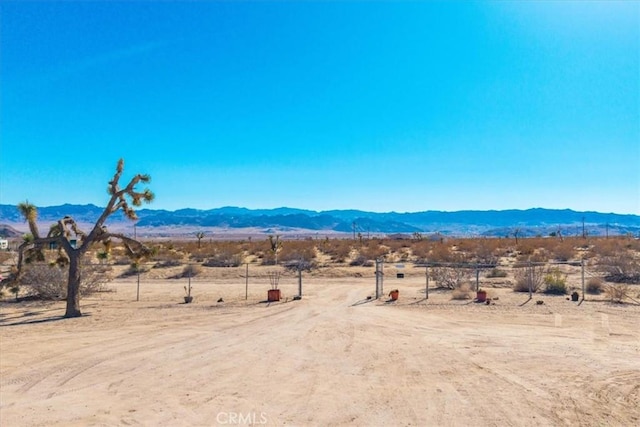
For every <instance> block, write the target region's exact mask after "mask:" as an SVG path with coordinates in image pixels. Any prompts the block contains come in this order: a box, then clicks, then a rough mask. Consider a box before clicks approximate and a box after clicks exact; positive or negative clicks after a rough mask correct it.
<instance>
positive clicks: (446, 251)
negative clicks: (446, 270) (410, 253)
mask: <svg viewBox="0 0 640 427" xmlns="http://www.w3.org/2000/svg"><path fill="white" fill-rule="evenodd" d="M429 261H433V262H453V261H455V257H454V255H453V252H452V251H451V249H450V248H449V246H448V245H447V244H446V243H436V244H435V245H433V246H431V252H430V253H429Z"/></svg>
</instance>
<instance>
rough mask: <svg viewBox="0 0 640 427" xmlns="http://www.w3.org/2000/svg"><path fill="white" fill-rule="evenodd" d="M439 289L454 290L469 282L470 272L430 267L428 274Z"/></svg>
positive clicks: (460, 269)
mask: <svg viewBox="0 0 640 427" xmlns="http://www.w3.org/2000/svg"><path fill="white" fill-rule="evenodd" d="M429 275H430V276H431V278H433V279H434V280H435V282H436V283H437V285H438V286H439V287H441V288H447V289H455V288H457V287H459V286H460V285H461V284H462V283H464V282H466V281H467V280H469V278H470V277H471V270H469V269H467V268H454V267H432V268H431V271H430V273H429Z"/></svg>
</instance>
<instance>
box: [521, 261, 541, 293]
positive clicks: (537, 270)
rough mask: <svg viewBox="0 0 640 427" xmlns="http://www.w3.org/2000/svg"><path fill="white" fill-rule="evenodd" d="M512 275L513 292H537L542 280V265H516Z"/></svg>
mask: <svg viewBox="0 0 640 427" xmlns="http://www.w3.org/2000/svg"><path fill="white" fill-rule="evenodd" d="M515 267H516V268H515V270H514V273H513V276H514V278H515V283H514V285H513V290H514V291H515V292H529V289H531V292H537V291H538V289H540V287H541V286H542V283H543V282H544V273H545V271H544V270H545V269H544V265H536V264H533V265H521V264H520V265H516V266H515Z"/></svg>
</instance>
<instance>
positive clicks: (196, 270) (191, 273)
mask: <svg viewBox="0 0 640 427" xmlns="http://www.w3.org/2000/svg"><path fill="white" fill-rule="evenodd" d="M200 273H202V267H201V266H200V265H199V264H188V265H185V266H184V268H183V269H182V273H181V274H180V275H179V276H178V278H182V277H195V276H197V275H198V274H200Z"/></svg>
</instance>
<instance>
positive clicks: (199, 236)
mask: <svg viewBox="0 0 640 427" xmlns="http://www.w3.org/2000/svg"><path fill="white" fill-rule="evenodd" d="M203 238H204V232H203V231H198V232H197V233H196V239H198V249H200V241H201V240H202V239H203Z"/></svg>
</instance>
